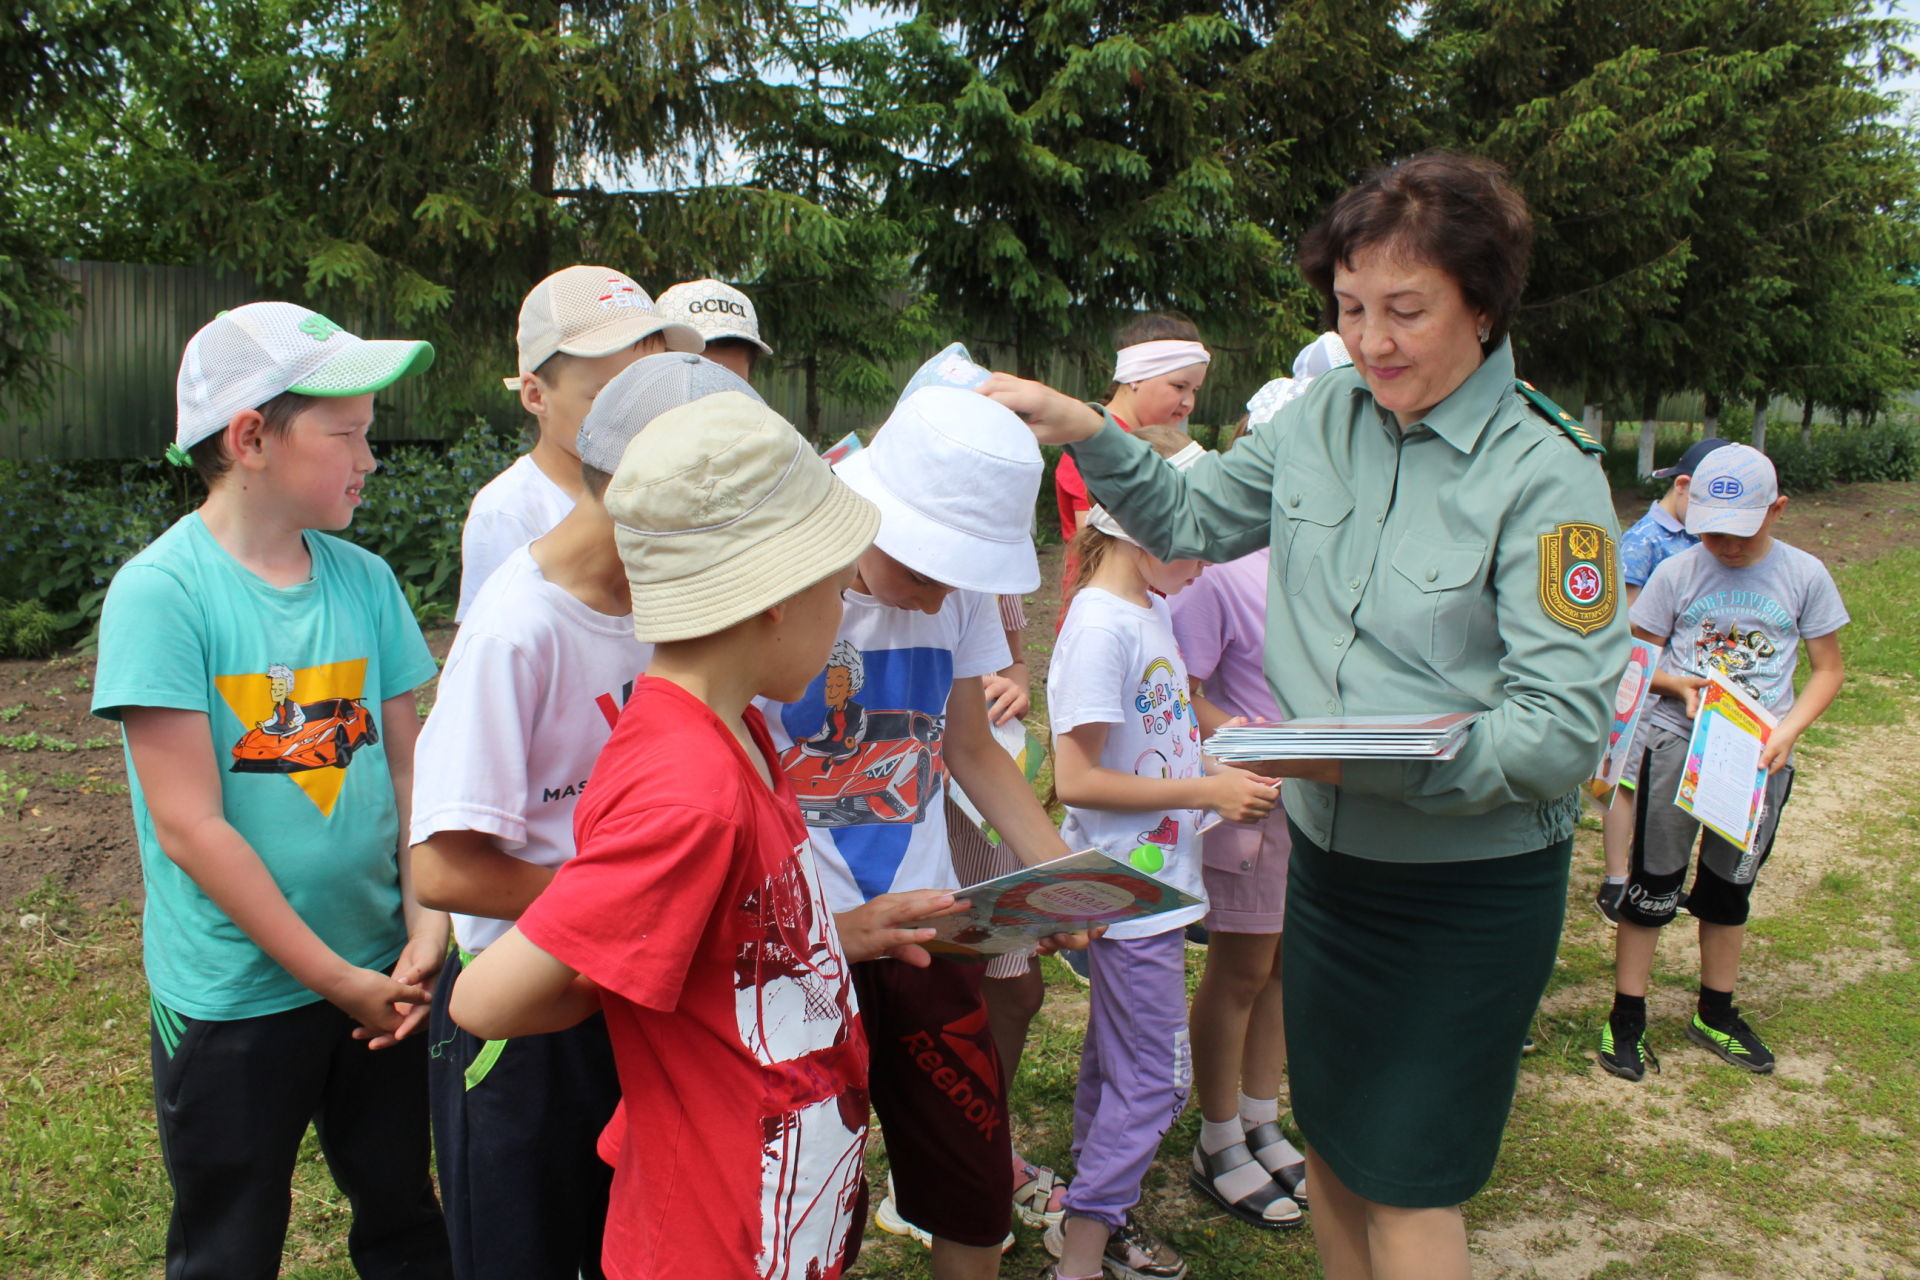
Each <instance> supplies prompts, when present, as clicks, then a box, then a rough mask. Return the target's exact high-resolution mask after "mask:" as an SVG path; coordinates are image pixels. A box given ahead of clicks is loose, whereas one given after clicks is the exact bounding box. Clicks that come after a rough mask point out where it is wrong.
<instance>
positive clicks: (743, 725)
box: [452, 392, 953, 1280]
mask: <svg viewBox="0 0 1920 1280" xmlns="http://www.w3.org/2000/svg"><path fill="white" fill-rule="evenodd" d="M605 505H606V508H607V511H608V514H610V515H611V516H612V517H613V519H614V523H615V530H616V538H617V540H618V542H619V545H620V554H621V559H622V560H623V561H624V563H625V565H626V568H627V577H628V583H629V586H630V588H631V591H632V596H633V616H634V634H635V635H636V636H637V637H638V638H639V639H640V640H642V641H646V642H650V643H652V644H653V645H654V646H655V648H654V653H653V662H652V665H651V666H650V667H649V669H648V670H649V674H648V675H647V676H646V677H644V678H642V679H641V680H640V681H638V682H637V683H636V685H635V686H634V690H633V694H632V697H631V698H630V699H629V700H628V702H627V705H626V709H625V711H624V712H623V713H622V714H621V717H620V721H619V724H618V726H617V727H616V728H615V730H614V733H613V736H612V738H611V739H609V741H608V743H607V746H606V748H605V750H604V751H603V752H602V753H601V756H600V758H599V761H598V762H597V763H596V765H595V766H594V770H593V774H592V776H591V778H590V780H589V786H588V790H587V792H586V795H585V798H584V799H582V801H581V803H580V807H579V809H578V811H577V816H576V819H575V836H576V844H577V847H578V853H577V856H576V857H575V858H574V859H573V860H572V861H570V862H568V863H566V864H565V865H564V866H563V867H561V869H560V870H559V872H558V873H557V874H556V875H555V877H554V880H553V883H552V884H551V885H550V886H549V887H548V888H547V889H546V890H545V892H543V893H542V894H541V895H540V897H539V898H537V899H536V900H535V901H534V902H533V904H532V905H531V906H530V907H528V908H527V910H526V912H525V914H523V915H522V916H521V917H520V922H519V924H518V925H517V926H516V927H515V928H514V929H513V930H511V931H510V932H508V933H507V934H506V935H505V936H503V937H502V938H500V939H499V940H498V941H496V942H494V943H493V944H492V945H491V946H489V947H488V948H487V949H486V951H485V952H484V953H482V954H481V955H480V956H479V957H478V958H476V959H475V961H474V963H473V965H472V967H471V968H469V969H468V970H467V971H466V972H465V973H464V974H463V975H462V977H461V980H460V984H459V986H458V987H457V988H456V989H455V992H454V996H453V1001H452V1012H453V1017H454V1020H455V1021H457V1022H458V1023H460V1025H462V1026H464V1027H466V1028H467V1029H468V1030H469V1031H471V1032H473V1033H474V1034H475V1035H478V1036H481V1037H484V1038H487V1039H498V1038H503V1037H508V1036H516V1035H528V1034H534V1033H539V1032H545V1031H552V1030H557V1029H560V1028H562V1027H566V1026H571V1025H573V1024H575V1023H577V1022H579V1021H580V1020H582V1019H584V1018H586V1017H588V1016H589V1015H591V1014H592V1013H594V1012H595V1011H601V1012H604V1013H605V1015H606V1020H607V1029H608V1032H609V1035H610V1036H611V1039H612V1042H613V1051H614V1058H615V1062H616V1065H617V1068H618V1071H619V1075H620V1089H621V1098H622V1106H623V1112H622V1116H619V1117H616V1119H615V1121H614V1124H615V1125H616V1126H622V1127H623V1131H622V1132H621V1133H620V1134H618V1135H614V1136H616V1137H618V1139H619V1146H620V1149H621V1157H620V1160H619V1162H618V1165H617V1168H616V1170H615V1173H614V1182H613V1191H612V1197H611V1207H610V1209H609V1212H608V1218H607V1229H606V1235H605V1254H604V1258H603V1265H604V1267H605V1270H606V1273H607V1275H608V1276H610V1277H612V1278H613V1280H641V1278H643V1277H647V1278H650V1277H656V1276H660V1277H664V1276H674V1277H680V1276H700V1277H703V1280H704V1278H708V1277H712V1278H716V1280H731V1278H734V1277H740V1278H745V1277H749V1276H751V1277H767V1278H778V1280H786V1278H789V1277H791V1280H833V1278H834V1277H837V1276H839V1275H840V1274H841V1273H842V1271H843V1270H844V1269H845V1268H847V1267H848V1266H850V1265H851V1263H852V1262H853V1260H854V1258H855V1257H856V1255H857V1254H858V1251H859V1240H860V1232H861V1230H862V1228H863V1226H864V1219H865V1199H866V1183H865V1178H864V1170H863V1164H862V1159H863V1156H864V1153H865V1150H866V1128H867V1110H868V1099H867V1084H866V1080H867V1041H866V1033H865V1030H864V1028H863V1027H862V1025H861V1022H860V1018H859V1013H858V1006H857V1004H856V1001H855V998H854V994H853V987H852V984H851V982H850V980H849V977H848V968H847V965H848V960H849V958H853V959H866V958H871V957H874V956H878V955H881V954H885V953H888V952H892V953H893V954H895V955H898V956H900V958H902V959H906V960H908V961H909V962H913V963H919V964H925V963H926V962H927V957H926V954H925V952H924V951H921V950H920V949H919V948H918V947H917V946H915V945H913V944H916V943H918V942H923V941H925V940H926V939H927V938H929V937H931V936H932V930H929V929H895V928H893V927H892V925H893V924H894V923H895V922H898V921H905V920H916V919H924V918H925V917H927V916H929V915H934V914H938V913H939V912H940V911H942V910H943V909H945V908H947V907H950V906H951V905H952V903H953V896H952V895H951V894H948V893H943V892H931V891H922V892H917V893H902V894H893V895H889V896H888V897H887V899H886V900H884V901H879V900H876V902H875V903H872V904H869V906H868V908H866V909H864V910H863V911H860V912H855V913H850V914H849V915H846V916H842V917H841V919H840V921H839V924H840V929H839V931H837V932H836V930H835V927H834V919H833V917H832V916H831V915H830V914H829V912H828V909H827V905H826V902H825V900H824V899H823V898H822V896H821V893H820V888H819V883H818V880H817V877H816V875H815V871H814V863H813V857H812V854H811V852H810V850H809V847H808V839H807V828H806V826H805V824H804V823H803V822H802V821H801V818H800V812H799V808H798V805H797V804H796V802H795V800H794V795H793V791H792V789H791V788H790V786H789V785H788V783H787V780H786V777H785V775H784V774H783V773H782V771H781V769H780V768H779V763H778V759H777V757H776V756H775V754H774V751H773V745H772V742H771V740H770V738H769V737H768V734H767V729H766V724H765V722H764V721H763V720H762V718H761V716H760V713H759V711H757V710H756V709H754V708H753V707H752V706H751V705H750V704H751V703H752V701H753V699H755V698H756V697H768V698H775V699H781V700H790V699H793V698H795V697H798V696H799V694H800V693H801V692H802V691H804V689H805V688H806V686H807V683H808V681H809V680H811V679H812V678H813V677H814V676H815V675H817V674H818V673H819V671H820V668H821V666H822V665H823V664H824V663H825V662H826V659H827V653H828V651H829V650H830V649H831V648H832V646H833V641H834V636H835V634H836V632H837V631H838V629H839V624H840V611H841V601H840V593H841V592H842V591H843V590H844V589H845V588H846V586H847V585H848V583H849V582H850V581H851V579H852V566H853V562H854V560H855V559H856V558H857V557H858V556H859V555H860V553H861V552H863V551H865V550H866V548H867V545H868V543H869V542H870V541H871V540H872V537H873V534H874V531H875V530H876V528H877V527H878V525H879V517H878V514H877V513H876V511H875V510H874V508H873V506H872V505H871V504H870V503H868V502H867V501H866V500H864V499H862V498H860V497H858V496H856V495H855V494H854V493H853V492H852V491H851V490H849V489H848V488H847V487H846V486H845V485H843V484H842V483H841V482H840V481H839V480H837V479H835V478H834V476H833V474H832V472H831V471H830V470H829V469H828V467H827V464H826V463H825V462H823V461H821V460H820V459H819V458H817V457H815V456H814V454H813V452H812V451H811V450H810V449H808V448H807V446H806V443H805V441H803V440H802V439H801V438H800V436H799V434H798V433H797V432H795V431H794V429H793V428H792V427H791V426H790V425H789V424H788V423H787V422H786V421H785V420H783V419H782V418H780V417H779V415H777V414H775V413H774V412H773V411H772V410H770V409H768V408H767V407H766V406H765V405H763V404H760V403H758V402H757V401H755V400H753V399H751V398H749V397H747V396H745V395H742V394H739V393H736V392H728V393H723V394H720V395H714V396H708V397H706V398H704V399H701V400H698V401H695V402H693V403H692V404H688V405H685V406H683V407H681V408H678V409H675V410H672V411H670V412H668V413H665V414H662V415H660V416H659V417H658V418H656V419H654V421H653V422H652V424H651V425H650V426H649V427H648V429H647V431H646V432H645V433H643V434H642V435H641V436H639V437H638V438H637V439H636V440H635V441H634V442H633V444H632V445H630V446H629V447H628V449H627V450H626V452H625V454H624V455H623V457H622V459H621V462H620V468H619V470H618V472H616V474H615V476H614V479H613V482H612V483H611V484H610V485H609V486H608V488H607V492H606V499H605ZM823 574H824V576H823ZM796 583H811V584H812V585H810V586H806V587H805V588H804V589H803V590H801V591H799V592H798V593H795V592H794V590H793V587H794V584H796Z"/></svg>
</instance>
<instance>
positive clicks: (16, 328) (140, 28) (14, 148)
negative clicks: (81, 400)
mask: <svg viewBox="0 0 1920 1280" xmlns="http://www.w3.org/2000/svg"><path fill="white" fill-rule="evenodd" d="M165 35H166V25H165V24H164V23H163V22H162V21H160V20H159V17H158V15H157V14H155V13H154V12H153V11H152V9H151V8H150V7H149V6H147V5H144V4H140V3H138V2H137V0H16V2H15V3H13V4H10V5H9V6H8V7H7V12H6V14H5V16H4V17H0V85H5V86H6V92H5V93H4V94H0V387H6V388H8V389H10V391H11V392H12V394H13V397H14V399H15V401H16V402H17V403H19V404H21V405H25V406H32V405H34V404H37V403H38V402H39V401H40V400H41V398H42V397H44V395H45V393H46V386H47V380H48V378H49V377H50V375H51V374H52V373H53V372H54V368H55V366H54V363H53V361H52V359H51V357H50V355H49V349H50V348H51V346H52V344H53V340H54V338H55V337H56V336H57V335H59V334H60V333H62V332H64V331H65V330H66V329H67V328H68V327H69V326H70V325H71V324H72V323H73V320H74V316H73V306H74V302H75V299H76V296H77V295H76V294H75V291H74V289H73V287H72V286H71V285H69V284H68V283H67V282H66V281H65V280H64V279H62V278H61V277H60V276H59V275H58V274H57V273H56V271H55V269H54V259H56V258H58V257H59V256H61V254H60V247H59V241H60V240H61V239H62V238H63V237H64V236H66V235H68V234H69V232H68V231H67V229H66V228H64V227H63V226H62V224H61V222H60V220H59V218H58V217H57V216H56V212H57V211H56V210H55V209H54V208H51V207H49V206H48V205H47V204H46V203H45V202H43V201H41V200H39V199H38V198H37V197H38V194H39V192H40V191H41V190H42V189H43V188H44V186H45V185H47V184H45V183H44V182H43V181H35V180H33V178H32V177H30V175H31V174H35V173H38V174H42V175H44V174H45V170H46V165H45V163H44V157H45V155H46V151H47V148H46V147H45V146H44V145H39V144H41V143H43V141H44V139H45V138H47V137H48V136H60V135H61V134H62V133H63V132H65V131H67V130H68V129H69V128H70V126H71V125H72V124H73V123H74V121H75V120H76V119H78V118H81V117H93V116H97V115H98V114H99V111H100V107H99V103H100V100H101V99H102V98H108V97H111V96H112V91H113V89H114V88H115V86H116V85H117V84H118V83H119V81H120V76H121V72H122V69H123V67H124V66H125V65H126V64H125V59H126V58H128V57H129V56H134V57H143V56H145V55H146V54H147V53H148V51H150V50H153V49H156V48H159V47H163V46H164V42H165ZM72 145H75V146H77V145H78V144H72ZM75 172H85V170H84V169H79V170H76V171H75ZM59 179H60V180H61V181H63V182H64V183H65V184H66V185H68V186H72V187H79V186H83V185H90V184H83V183H78V182H74V181H72V179H71V177H69V176H68V175H65V174H61V175H59Z"/></svg>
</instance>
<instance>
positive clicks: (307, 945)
mask: <svg viewBox="0 0 1920 1280" xmlns="http://www.w3.org/2000/svg"><path fill="white" fill-rule="evenodd" d="M432 359H433V349H432V348H431V347H430V346H428V345H427V344H426V343H424V342H367V341H363V340H361V339H359V338H356V337H354V336H353V335H352V334H349V333H346V332H344V331H343V330H341V329H340V327H339V326H338V325H335V324H333V323H332V322H331V321H329V320H327V319H326V318H325V317H322V316H319V315H315V314H314V313H313V312H310V311H307V310H306V309H304V308H302V307H297V306H293V305H292V304H290V303H284V302H261V303H253V304H250V305H248V306H244V307H240V308H237V309H236V310H233V311H229V312H223V313H222V314H221V315H220V316H219V317H217V318H216V319H215V320H214V321H213V322H212V323H210V324H208V325H207V326H206V327H205V328H203V329H201V330H200V332H198V333H197V334H195V335H194V337H193V338H192V340H191V341H189V342H188V344H187V348H186V351H185V353H184V355H183V356H182V359H181V364H180V380H179V400H178V409H179V419H178V430H177V433H176V438H175V444H174V446H173V447H172V448H171V449H169V450H168V456H169V457H170V458H172V459H173V460H175V461H177V462H184V461H191V463H192V465H193V466H194V468H195V469H196V470H197V471H198V472H199V473H200V475H201V477H202V479H204V480H205V481H206V483H207V490H208V492H207V498H206V501H205V502H204V503H203V504H202V505H201V506H200V507H199V508H198V509H197V510H195V511H193V512H192V513H190V514H188V515H187V516H185V517H183V518H182V519H181V520H180V521H179V522H178V523H176V524H175V525H174V526H173V527H172V528H171V529H168V530H167V531H166V532H165V533H163V534H162V535H161V536H160V537H159V538H157V539H155V540H154V541H153V543H152V544H150V545H149V546H148V547H147V548H146V549H145V550H143V551H141V552H140V554H139V555H137V556H135V557H134V558H133V559H132V560H130V561H128V563H127V564H126V565H125V566H124V567H123V568H122V569H121V570H120V572H119V574H118V575H116V577H115V578H114V581H113V585H112V586H111V587H110V588H109V590H108V593H107V600H106V605H105V609H104V611H103V613H102V616H101V623H100V657H99V667H98V672H97V675H96V678H95V681H94V694H93V710H94V713H95V714H96V715H100V716H104V717H106V718H108V719H114V720H120V721H122V722H123V723H124V725H125V730H126V743H127V763H128V769H127V772H128V778H129V782H130V784H131V791H132V798H133V815H134V827H135V831H136V833H137V835H138V837H139V843H140V864H141V871H142V874H143V876H144V877H145V880H146V890H147V901H146V912H145V930H144V932H145V948H146V969H147V979H148V983H149V986H150V988H151V995H152V1027H151V1037H150V1039H151V1055H152V1062H153V1074H154V1094H155V1110H156V1112H157V1114H158V1118H159V1125H160V1148H161V1154H162V1157H163V1159H164V1160H165V1163H166V1168H167V1176H168V1178H169V1180H170V1181H171V1182H172V1184H173V1191H174V1205H173V1214H172V1220H171V1223H170V1225H169V1228H168V1232H167V1268H166V1274H167V1276H168V1277H169V1280H183V1278H185V1277H200V1276H207V1277H214V1276H221V1277H227V1276H242V1275H268V1276H270V1275H273V1274H275V1273H276V1272H277V1271H278V1269H279V1264H280V1251H281V1246H282V1243H283V1241H284V1238H285V1234H286V1227H287V1213H288V1203H289V1193H288V1187H289V1181H290V1178H291V1176H292V1170H293V1163H294V1159H295V1156H296V1154H297V1152H298V1149H299V1144H300V1140H301V1138H302V1137H303V1136H304V1134H305V1132H306V1128H307V1123H308V1121H309V1120H312V1121H313V1122H314V1124H315V1126H316V1128H317V1129H318V1132H319V1135H320V1142H321V1147H322V1150H323V1151H324V1152H325V1154H326V1157H327V1162H328V1165H329V1167H330V1168H331V1169H332V1171H333V1175H334V1178H335V1181H337V1182H338V1183H339V1185H340V1187H341V1189H342V1190H343V1191H345V1192H346V1193H347V1195H348V1196H349V1198H350V1199H351V1200H352V1202H353V1205H354V1220H353V1226H352V1229H351V1231H350V1234H349V1237H348V1247H349V1251H350V1252H351V1254H352V1257H353V1261H354V1265H355V1267H356V1269H357V1270H358V1271H359V1273H360V1275H362V1276H364V1277H375V1276H382V1277H384V1276H395V1277H397V1276H402V1275H405V1276H409V1277H420V1276H435V1277H438V1276H446V1275H450V1274H451V1270H450V1266H449V1263H448V1257H447V1243H446V1235H445V1230H444V1228H443V1225H442V1223H441V1218H440V1210H439V1206H438V1204H437V1202H436V1201H435V1199H434V1194H433V1187H432V1183H431V1181H430V1179H429V1176H428V1129H427V1098H426V1046H425V1038H424V1037H416V1036H414V1035H412V1032H413V1031H414V1030H415V1029H416V1028H417V1027H418V1026H419V1025H420V1023H421V1020H422V1019H423V1018H424V1017H425V1015H426V1010H427V1004H426V1002H427V999H428V996H429V993H430V991H431V987H432V980H433V976H434V975H435V974H436V973H437V971H438V969H439V966H440V963H441V961H442V959H443V958H444V955H445V949H446V939H447V922H446V917H445V916H444V915H442V914H440V913H437V912H428V911H423V910H421V909H420V908H419V907H418V905H417V903H415V902H414V901H413V898H412V893H411V890H410V888H409V887H408V883H407V874H406V868H405V863H404V858H405V856H406V853H405V845H404V842H403V837H404V834H405V831H406V826H407V823H406V812H405V806H406V802H407V797H408V795H409V793H410V789H411V777H412V769H413V742H414V738H415V737H416V735H417V734H418V732H419V720H418V717H417V714H416V712H415V710H414V705H413V696H412V691H413V689H414V688H415V687H416V686H418V685H420V684H422V683H424V682H425V681H427V680H429V679H431V678H432V676H433V674H434V670H435V667H434V661H433V656H432V654H431V653H429V652H428V650H427V646H426V643H425V641H424V640H423V639H422V637H421V635H420V629H419V627H418V626H417V625H415V623H414V620H413V615H412V613H411V611H410V610H409V609H408V607H407V603H406V600H405V598H404V597H403V596H402V595H401V593H400V588H399V585H398V584H397V583H396V582H395V581H394V577H393V573H392V571H391V570H390V569H388V568H387V566H386V564H385V563H384V562H382V561H381V560H380V559H379V557H377V556H374V555H372V554H370V553H369V552H366V551H363V550H361V549H359V548H358V547H354V546H352V545H350V544H348V543H345V542H341V541H339V540H338V539H335V538H330V537H326V536H324V535H322V534H319V533H316V532H313V531H314V530H318V529H341V528H345V527H346V525H347V524H348V523H349V522H350V521H351V520H352V518H353V510H354V508H355V507H356V506H357V505H358V504H359V502H360V490H361V486H362V484H363V483H364V481H365V479H366V477H367V475H368V474H369V473H371V472H372V471H373V469H374V466H375V463H374V460H373V454H372V452H371V450H370V449H369V448H368V445H367V429H368V427H369V425H370V424H371V422H372V417H373V393H374V392H375V391H377V390H379V389H381V388H383V387H385V386H387V385H389V384H390V383H392V382H394V381H395V380H397V379H398V378H401V377H404V376H406V375H408V374H411V373H415V372H418V371H419V370H421V369H424V368H425V367H426V366H427V365H428V364H429V363H431V361H432Z"/></svg>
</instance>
